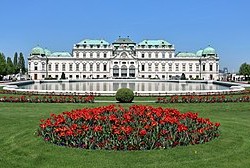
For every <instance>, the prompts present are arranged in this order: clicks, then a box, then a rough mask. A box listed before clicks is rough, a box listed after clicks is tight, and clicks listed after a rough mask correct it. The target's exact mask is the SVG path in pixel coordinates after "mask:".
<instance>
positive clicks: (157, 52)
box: [28, 37, 219, 80]
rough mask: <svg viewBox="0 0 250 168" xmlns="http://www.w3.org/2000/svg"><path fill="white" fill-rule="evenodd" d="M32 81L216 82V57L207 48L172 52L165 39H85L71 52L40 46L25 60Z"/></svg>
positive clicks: (217, 71)
mask: <svg viewBox="0 0 250 168" xmlns="http://www.w3.org/2000/svg"><path fill="white" fill-rule="evenodd" d="M28 62H29V64H28V71H29V75H30V76H31V78H32V79H33V80H42V79H45V78H56V79H60V78H61V77H62V74H63V73H64V74H65V77H66V79H72V80H73V79H93V78H103V79H107V78H112V79H128V78H132V79H143V78H145V79H151V78H155V79H165V80H171V79H179V78H180V77H181V75H183V73H184V74H185V77H186V78H187V79H204V80H217V79H218V75H219V57H218V55H217V53H216V51H215V49H213V48H212V47H210V46H208V47H206V48H205V49H201V50H199V51H197V52H196V53H191V52H178V53H175V47H174V45H172V44H170V43H168V42H167V41H165V40H143V41H141V42H139V43H135V42H133V41H132V40H131V39H130V38H129V37H126V38H121V37H119V38H118V39H117V40H116V41H115V42H113V43H112V44H110V43H108V42H107V41H105V40H91V39H85V40H82V41H81V42H79V43H76V44H75V45H74V47H73V50H72V53H69V52H53V53H52V52H51V51H49V50H48V49H43V48H41V47H39V46H37V47H35V48H33V49H32V51H31V54H30V56H29V58H28Z"/></svg>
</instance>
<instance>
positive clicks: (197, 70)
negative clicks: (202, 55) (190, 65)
mask: <svg viewBox="0 0 250 168" xmlns="http://www.w3.org/2000/svg"><path fill="white" fill-rule="evenodd" d="M199 71H200V66H199V64H196V72H199Z"/></svg>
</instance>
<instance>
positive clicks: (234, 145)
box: [0, 103, 250, 168]
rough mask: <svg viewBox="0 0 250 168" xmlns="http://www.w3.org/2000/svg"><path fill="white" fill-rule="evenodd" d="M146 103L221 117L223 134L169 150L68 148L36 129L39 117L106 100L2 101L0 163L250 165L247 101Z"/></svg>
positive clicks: (210, 116) (44, 164) (97, 104)
mask: <svg viewBox="0 0 250 168" xmlns="http://www.w3.org/2000/svg"><path fill="white" fill-rule="evenodd" d="M116 104H118V103H116ZM132 104H135V103H132ZM147 104H148V105H153V106H162V107H172V108H178V109H179V110H180V111H181V112H186V111H192V112H199V114H200V116H201V117H208V118H210V119H211V120H212V121H213V122H220V123H221V127H220V130H221V136H220V137H219V138H218V139H216V140H213V141H211V142H209V143H206V144H202V145H194V146H187V147H177V148H173V149H168V150H152V151H105V150H96V151H91V150H82V149H73V148H66V147H60V146H56V145H53V144H49V143H46V142H44V141H43V140H42V139H41V138H39V137H37V136H36V135H35V134H34V132H35V131H36V129H37V128H38V124H39V120H40V119H41V118H47V117H49V115H50V113H57V114H58V113H61V112H63V111H68V110H71V109H76V108H83V107H93V106H103V105H107V103H94V104H43V103H39V104H29V103H16V104H15V103H0V123H1V127H0V151H1V152H0V167H188V168H189V167H192V168H194V167H199V168H200V167H213V168H214V167H241V168H242V167H249V166H250V159H249V158H250V150H249V149H250V138H249V137H250V131H249V130H250V120H249V119H250V105H249V103H214V104H203V103H201V104H155V103H147ZM123 105H124V106H129V105H131V104H123Z"/></svg>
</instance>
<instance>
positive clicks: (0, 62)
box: [0, 53, 6, 76]
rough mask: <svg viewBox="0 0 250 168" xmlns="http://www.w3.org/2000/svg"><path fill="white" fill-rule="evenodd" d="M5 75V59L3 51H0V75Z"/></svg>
mask: <svg viewBox="0 0 250 168" xmlns="http://www.w3.org/2000/svg"><path fill="white" fill-rule="evenodd" d="M4 75H6V60H5V56H4V54H3V53H0V76H4Z"/></svg>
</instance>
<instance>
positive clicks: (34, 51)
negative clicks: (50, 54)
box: [31, 46, 45, 55]
mask: <svg viewBox="0 0 250 168" xmlns="http://www.w3.org/2000/svg"><path fill="white" fill-rule="evenodd" d="M31 55H45V53H44V50H43V49H42V48H41V47H39V46H37V47H35V48H33V49H32V51H31Z"/></svg>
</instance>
